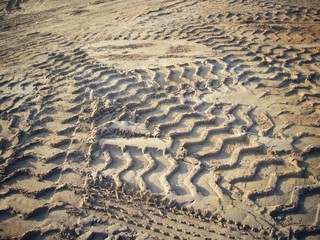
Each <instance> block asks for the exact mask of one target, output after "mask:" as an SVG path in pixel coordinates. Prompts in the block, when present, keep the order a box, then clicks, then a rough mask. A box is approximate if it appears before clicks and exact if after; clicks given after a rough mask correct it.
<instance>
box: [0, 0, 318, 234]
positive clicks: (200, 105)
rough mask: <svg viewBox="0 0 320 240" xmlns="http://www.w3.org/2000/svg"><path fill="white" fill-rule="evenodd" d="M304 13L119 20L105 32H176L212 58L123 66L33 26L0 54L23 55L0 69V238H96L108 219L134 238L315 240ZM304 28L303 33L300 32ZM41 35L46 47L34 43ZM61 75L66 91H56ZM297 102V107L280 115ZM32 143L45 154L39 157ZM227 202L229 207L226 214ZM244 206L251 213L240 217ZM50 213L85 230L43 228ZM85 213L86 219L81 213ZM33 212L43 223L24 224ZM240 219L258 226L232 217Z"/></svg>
mask: <svg viewBox="0 0 320 240" xmlns="http://www.w3.org/2000/svg"><path fill="white" fill-rule="evenodd" d="M197 4H199V2H197V1H193V2H192V3H189V2H186V1H177V2H176V3H173V4H169V5H168V6H165V7H163V8H159V9H157V10H155V11H152V10H151V11H149V12H146V13H145V14H143V15H141V16H138V17H137V18H136V19H138V20H141V21H142V22H143V21H148V20H150V19H154V18H157V19H159V18H162V16H167V15H170V14H173V13H175V11H176V8H177V6H178V7H180V8H182V9H183V8H184V7H185V8H186V9H188V8H189V7H194V6H195V5H197ZM229 4H230V5H232V4H235V3H234V2H232V1H230V2H229ZM279 6H281V7H282V5H272V4H271V5H270V4H268V3H265V4H264V5H263V8H265V7H266V8H269V7H276V8H279ZM172 9H173V10H172ZM318 13H319V11H318V10H315V9H307V8H294V7H292V6H285V8H283V9H278V10H277V11H276V12H275V14H274V13H270V14H268V13H262V12H259V13H256V14H253V15H250V14H246V15H244V14H241V13H233V12H227V13H225V14H222V13H219V14H212V15H208V16H207V17H206V18H204V19H203V18H202V19H201V18H200V19H194V20H192V21H189V20H187V19H178V22H179V23H180V24H179V28H177V27H174V26H173V25H170V24H169V25H167V26H166V27H165V28H163V29H160V30H156V31H154V30H148V31H147V32H143V31H141V29H136V30H135V29H132V32H125V33H121V34H120V35H119V36H115V37H114V39H115V40H121V39H123V40H126V39H127V40H147V39H155V40H167V39H174V38H178V39H185V40H188V41H193V42H197V43H201V44H204V45H206V46H208V47H210V48H211V49H212V50H213V51H214V52H215V53H216V54H217V56H213V57H212V58H209V59H207V60H206V61H202V62H200V61H195V62H188V63H181V64H176V65H172V66H163V67H157V68H150V69H136V70H133V71H130V72H125V71H122V70H116V69H113V68H109V67H108V66H105V65H103V64H101V63H99V62H97V61H95V60H93V59H91V58H90V57H89V56H88V54H87V53H86V52H85V51H84V50H82V49H81V47H80V48H78V47H77V46H76V44H75V43H74V42H69V41H65V40H64V38H63V37H61V36H57V35H55V34H40V33H34V35H35V36H36V37H35V39H34V40H33V42H32V43H30V42H29V41H28V44H25V45H24V44H21V45H20V47H19V48H17V49H16V50H15V52H14V53H13V54H10V51H9V50H8V49H6V50H3V49H2V51H1V57H2V58H4V59H5V60H6V63H8V65H10V63H11V62H13V61H15V60H17V59H23V60H28V61H30V62H31V63H32V64H30V66H31V67H32V70H31V71H29V72H27V73H26V75H24V76H22V77H20V76H15V77H14V78H11V79H10V77H9V76H10V75H12V73H14V71H16V70H15V69H14V68H10V69H12V72H10V71H9V70H8V72H7V73H6V74H4V75H3V76H1V88H2V89H3V92H5V91H6V92H9V91H8V90H10V91H11V92H10V93H6V94H5V95H3V96H2V98H1V132H2V133H7V132H10V133H11V135H12V136H13V137H12V138H9V139H8V138H1V144H0V147H1V161H2V165H1V188H2V189H1V190H2V192H1V196H0V197H1V198H2V200H3V204H2V208H1V210H0V211H1V220H2V227H1V228H2V230H3V234H4V235H3V236H13V237H24V238H26V239H27V238H30V237H38V238H41V237H45V236H47V235H50V234H51V233H53V234H60V235H59V236H63V237H68V238H73V237H80V236H82V237H84V238H85V237H90V236H91V237H92V236H104V237H106V236H108V235H109V234H110V232H106V231H105V230H102V228H103V227H104V226H110V225H120V226H121V225H122V226H123V225H125V226H127V228H128V229H125V230H124V232H125V234H124V236H135V235H134V233H132V231H131V230H134V231H136V232H144V233H147V234H149V235H150V236H156V237H159V238H164V237H166V236H170V237H180V238H187V239H188V238H201V239H203V238H205V237H208V238H222V237H228V238H241V234H249V237H252V238H254V239H256V238H258V237H261V238H264V237H266V235H270V236H271V237H275V236H276V235H277V234H278V231H279V230H281V232H282V233H281V234H283V235H287V236H291V235H292V234H293V235H294V236H296V237H300V236H302V235H318V234H319V231H320V230H319V226H318V222H319V206H318V199H319V179H318V176H317V172H316V171H315V170H314V169H315V167H314V164H315V161H316V160H315V159H317V158H318V157H319V156H318V151H319V148H318V147H317V146H313V147H307V144H308V143H309V142H310V141H311V142H312V141H313V142H314V141H315V140H314V139H316V140H318V139H319V131H318V127H319V116H318V112H317V110H316V107H317V106H318V105H319V94H318V90H319V83H318V82H319V81H318V80H319V76H318V74H317V72H316V71H317V69H318V68H319V66H318V62H319V54H318V50H319V47H318V46H317V43H318V42H319V38H318V36H317V35H316V34H315V32H316V30H317V29H318V27H319V26H318V18H317V15H318ZM203 21H205V22H203ZM284 23H285V24H289V25H290V24H292V26H291V28H288V27H287V26H286V27H283V24H284ZM227 24H230V25H231V24H233V26H232V27H229V26H227ZM175 25H177V24H176V23H175ZM305 26H310V28H311V29H315V31H314V30H312V31H309V32H308V33H307V34H308V35H305V34H306V32H305V29H306V27H305ZM135 31H136V32H135ZM97 35H99V34H97ZM133 36H135V37H133ZM296 43H299V44H298V46H295V45H297V44H296ZM44 44H48V45H55V46H58V49H59V51H51V50H50V49H49V50H48V51H47V52H42V51H40V50H38V49H40V48H41V47H43V45H44ZM302 44H309V45H308V46H307V47H304V46H302ZM35 70H37V72H34V71H35ZM30 78H32V79H35V80H36V81H31V80H29V79H30ZM70 81H71V82H72V83H73V84H74V87H73V92H72V93H71V97H70V96H68V95H67V94H65V93H64V92H63V87H64V86H66V85H68V84H70ZM30 82H32V84H31V85H30ZM49 86H50V87H49ZM21 89H22V90H23V93H21ZM28 89H30V91H28ZM31 89H32V91H34V93H33V92H32V91H31ZM27 93H28V94H27ZM30 94H31V95H30ZM37 94H38V95H37ZM241 94H246V95H247V96H249V97H248V99H243V97H242V98H241V97H239V96H241ZM230 96H232V97H234V101H235V102H237V104H234V103H233V101H231V100H230V99H229V98H230ZM297 96H298V97H297ZM37 97H38V99H37ZM250 97H252V99H253V100H250ZM33 98H34V99H36V101H35V102H33V101H32V99H33ZM271 98H274V99H275V100H274V101H272V100H270V99H271ZM293 99H294V100H293ZM268 100H269V101H271V102H270V104H269V105H268V104H265V103H263V102H266V101H268ZM278 100H280V101H282V102H280V104H279V103H275V102H277V101H278ZM26 102H28V104H25V103H26ZM282 104H283V105H285V104H286V105H287V106H286V107H283V106H282ZM270 107H271V109H273V110H275V111H276V112H277V115H274V114H271V113H272V111H271V110H270ZM301 109H303V110H305V113H308V115H307V114H306V115H305V116H304V117H301V118H299V119H294V118H293V119H292V120H291V121H290V122H288V121H287V120H288V118H290V117H291V116H294V111H298V110H301ZM113 124H116V125H113ZM123 124H129V127H128V126H127V125H125V127H123ZM130 126H133V127H130ZM303 127H307V130H304V131H303V132H302V133H301V132H300V131H301V129H302V128H303ZM128 129H129V130H128ZM132 129H134V130H132ZM1 132H0V133H1ZM48 139H49V140H48ZM130 139H133V141H130ZM143 139H147V141H149V142H147V143H146V142H144V140H143ZM290 139H291V140H290ZM310 139H311V140H310ZM118 140H119V141H118ZM120 140H121V141H122V142H121V141H120ZM134 141H136V142H138V143H139V142H141V144H137V143H135V142H134ZM123 142H124V143H123ZM273 142H274V143H273ZM287 142H290V144H291V142H292V144H293V146H295V148H296V149H293V148H288V147H287ZM300 142H302V143H303V144H300ZM160 143H161V144H160ZM282 144H284V145H286V146H285V147H283V148H281V147H282ZM299 144H300V145H299ZM279 145H280V147H278V146H279ZM290 146H291V145H290ZM44 151H45V152H50V155H51V157H50V158H45V157H43V156H44V154H43V152H44ZM43 165H45V167H43ZM266 182H267V185H266V184H265V183H266ZM128 186H129V187H128ZM130 189H135V191H137V193H135V194H134V193H133V192H130V191H131V190H130ZM279 189H280V191H279ZM17 195H19V196H22V198H23V199H24V201H25V202H28V204H27V205H28V206H36V207H31V208H30V209H27V208H25V209H22V208H21V207H20V206H18V205H17V204H15V203H14V201H15V199H16V196H17ZM70 195H72V196H73V197H72V198H71V197H69V196H70ZM70 199H72V201H71V200H70ZM147 199H148V200H147ZM143 201H147V202H148V204H147V205H143V203H142V202H143ZM168 201H169V202H168ZM180 203H184V204H182V205H180ZM198 203H199V205H198V206H200V207H199V208H200V210H199V212H198V214H197V213H195V212H194V211H195V210H194V209H193V207H197V204H198ZM208 203H209V204H210V208H211V209H212V211H213V212H214V211H216V212H217V213H219V214H218V215H220V214H221V215H222V216H223V218H220V219H219V220H216V217H212V216H216V215H210V214H209V213H208V214H207V216H204V215H205V213H204V212H203V211H202V210H201V208H203V206H205V205H206V204H208ZM127 205H128V206H129V207H130V210H129V207H128V206H127ZM132 206H133V207H132ZM230 206H232V207H233V208H236V209H238V210H239V211H240V212H241V211H242V212H241V214H240V216H239V217H237V218H236V219H231V218H232V215H231V213H230V212H231V211H234V210H232V209H231V210H230ZM252 206H253V207H254V208H256V209H257V212H256V213H251V214H252V215H253V217H252V218H250V216H249V217H247V218H245V219H243V217H242V216H243V214H244V213H245V214H248V215H249V213H250V212H251V211H250V208H251V207H252ZM131 207H132V208H131ZM162 208H163V209H162ZM228 208H229V210H228ZM141 209H142V210H141ZM159 209H160V210H159ZM240 209H241V210H240ZM162 210H163V211H162ZM164 210H167V211H168V212H165V211H164ZM85 211H88V212H86V213H85ZM140 211H142V212H143V211H145V213H144V214H145V215H148V216H145V215H144V214H142V215H144V216H142V217H140V216H139V214H140ZM157 211H160V213H159V214H158V213H157ZM56 212H57V213H60V214H63V215H65V216H68V217H69V218H70V222H72V221H80V222H81V221H84V222H85V221H88V222H87V223H86V224H87V225H84V226H80V227H77V226H74V225H73V224H71V223H70V222H68V223H65V225H64V223H63V222H59V223H58V224H56V225H55V224H52V223H53V222H55V221H56V220H55V216H56V215H55V213H56ZM178 212H179V213H178ZM189 212H192V213H190V214H189ZM90 214H96V215H97V216H99V217H98V218H99V219H94V220H88V219H86V220H85V217H88V216H89V215H90ZM137 214H138V215H137ZM159 215H160V216H159ZM174 215H175V217H173V216H174ZM79 216H80V217H79ZM210 217H211V218H210ZM196 218H199V221H198V220H197V219H196ZM207 218H209V220H208V219H207ZM43 219H50V220H49V222H50V223H48V225H41V224H36V225H34V224H35V222H38V221H39V220H43ZM132 219H133V220H132ZM150 219H152V220H150ZM154 219H156V220H154ZM173 219H176V220H173ZM226 219H228V220H226ZM252 219H256V220H257V222H258V223H257V225H258V226H259V227H260V228H261V229H258V228H255V226H256V225H255V226H249V225H245V224H246V223H249V222H252ZM241 220H242V221H243V223H235V222H237V221H241ZM17 222H18V223H19V224H21V226H22V228H21V229H20V231H19V232H17V233H16V235H14V234H13V233H10V232H6V230H5V229H6V226H9V225H10V224H14V223H17ZM91 223H95V224H97V225H100V226H101V228H97V229H95V228H93V227H92V228H90V227H88V226H89V225H90V224H91ZM219 224H220V225H221V226H220V225H219ZM252 224H255V223H252ZM277 224H278V225H277ZM172 225H177V227H176V229H172V228H171V226H172ZM279 226H283V229H280V227H279ZM63 227H65V230H62V229H63ZM266 227H269V228H270V231H269V232H267V231H266V232H264V230H262V229H263V228H266ZM190 228H191V229H192V230H189V229H190ZM79 229H80V230H79ZM239 229H240V230H241V229H242V232H241V231H240V232H239ZM81 231H84V232H85V233H84V232H81ZM258 232H260V236H259V233H258ZM275 232H276V233H275ZM126 234H127V235H126Z"/></svg>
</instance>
